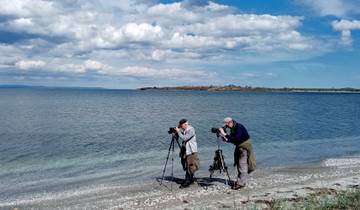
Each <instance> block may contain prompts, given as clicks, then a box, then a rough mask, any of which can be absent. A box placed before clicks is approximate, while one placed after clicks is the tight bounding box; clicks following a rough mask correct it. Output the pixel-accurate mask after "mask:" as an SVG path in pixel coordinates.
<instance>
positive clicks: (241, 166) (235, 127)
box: [219, 117, 256, 190]
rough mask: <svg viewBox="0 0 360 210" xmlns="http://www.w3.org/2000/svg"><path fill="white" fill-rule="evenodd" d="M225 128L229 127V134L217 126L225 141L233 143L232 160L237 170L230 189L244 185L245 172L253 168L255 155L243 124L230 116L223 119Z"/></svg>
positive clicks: (249, 171)
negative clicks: (235, 178)
mask: <svg viewBox="0 0 360 210" xmlns="http://www.w3.org/2000/svg"><path fill="white" fill-rule="evenodd" d="M224 123H225V126H226V128H230V134H227V133H226V132H225V130H224V129H223V128H219V130H220V135H221V137H222V139H223V140H224V141H225V142H230V143H232V144H234V145H235V151H234V161H235V165H236V166H237V170H238V177H237V180H236V182H235V184H234V185H233V186H232V189H235V190H237V189H240V188H243V187H245V185H246V180H247V174H248V173H251V172H252V171H254V170H255V167H256V162H255V155H254V152H253V150H252V145H251V141H250V135H249V133H248V131H247V130H246V128H245V126H243V125H242V124H240V123H238V122H236V121H235V120H233V119H232V118H230V117H226V118H225V119H224Z"/></svg>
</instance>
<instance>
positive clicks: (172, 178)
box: [160, 133, 181, 188]
mask: <svg viewBox="0 0 360 210" xmlns="http://www.w3.org/2000/svg"><path fill="white" fill-rule="evenodd" d="M175 141H176V143H177V144H178V146H179V148H181V146H180V143H179V140H178V136H177V135H176V134H174V133H173V134H172V137H171V142H170V146H169V151H168V154H167V157H166V162H165V166H164V169H163V174H162V177H161V181H160V185H162V182H163V180H164V176H165V171H166V166H167V163H168V161H169V156H170V152H172V156H171V181H174V147H175ZM171 188H172V185H171Z"/></svg>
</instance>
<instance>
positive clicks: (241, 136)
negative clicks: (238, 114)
mask: <svg viewBox="0 0 360 210" xmlns="http://www.w3.org/2000/svg"><path fill="white" fill-rule="evenodd" d="M234 124H235V126H234V127H233V128H231V133H230V135H226V138H227V139H228V141H229V142H231V143H233V144H235V145H239V144H241V143H243V142H245V141H246V140H248V139H249V138H250V136H249V133H248V132H247V130H246V128H245V127H244V126H243V125H242V124H240V123H238V122H236V121H234Z"/></svg>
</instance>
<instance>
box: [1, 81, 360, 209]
mask: <svg viewBox="0 0 360 210" xmlns="http://www.w3.org/2000/svg"><path fill="white" fill-rule="evenodd" d="M0 110H1V111H0V165H1V167H0V203H1V201H4V200H9V199H10V200H11V199H16V198H24V199H25V198H26V197H29V196H30V197H31V196H32V195H34V194H39V193H40V194H41V193H44V192H65V191H69V190H71V191H76V189H83V188H86V189H87V188H89V189H96V188H97V187H99V186H113V185H128V184H131V183H142V182H149V181H153V180H154V178H155V177H159V176H161V174H162V169H163V166H164V163H165V160H166V156H167V152H168V147H169V143H170V136H169V135H168V134H167V130H168V128H169V127H173V126H176V125H177V122H178V120H179V119H181V118H183V117H185V118H188V119H189V121H190V123H191V124H192V125H193V126H194V127H195V129H196V132H197V139H198V146H199V155H200V158H201V169H200V172H199V173H200V174H207V170H208V166H209V164H210V163H211V161H212V157H213V152H214V150H215V149H216V148H217V146H218V145H217V139H216V136H215V135H214V134H212V133H211V132H210V128H211V127H219V126H221V122H222V119H223V118H224V117H226V116H232V117H233V118H234V119H236V120H238V121H239V122H241V123H242V124H244V125H245V126H246V127H247V129H248V130H249V133H250V135H251V138H252V140H253V144H254V148H255V152H256V156H257V161H258V166H259V167H260V168H266V167H279V166H289V165H296V164H305V163H309V162H317V161H321V160H326V159H328V158H334V157H342V156H351V155H357V154H359V153H360V150H359V148H360V94H345V93H241V92H203V91H135V90H101V89H46V88H1V89H0ZM220 146H221V148H222V149H223V150H224V151H225V153H224V154H225V158H226V162H227V163H228V165H231V164H232V162H233V160H232V152H233V151H232V150H233V146H232V145H229V144H224V143H220ZM177 155H178V152H177V151H175V154H174V158H175V161H174V175H175V176H179V177H182V176H183V172H182V171H181V167H180V164H179V160H178V156H177ZM169 161H170V162H169V166H171V156H170V159H169ZM170 171H171V168H170V167H169V168H167V171H166V173H167V174H169V173H170Z"/></svg>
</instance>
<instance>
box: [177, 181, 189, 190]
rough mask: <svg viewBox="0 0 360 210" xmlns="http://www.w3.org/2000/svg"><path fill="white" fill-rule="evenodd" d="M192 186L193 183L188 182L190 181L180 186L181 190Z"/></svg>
mask: <svg viewBox="0 0 360 210" xmlns="http://www.w3.org/2000/svg"><path fill="white" fill-rule="evenodd" d="M190 185H191V182H190V181H188V180H186V181H185V182H184V183H182V184H181V185H180V187H179V188H180V189H182V188H187V187H189V186H190Z"/></svg>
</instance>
